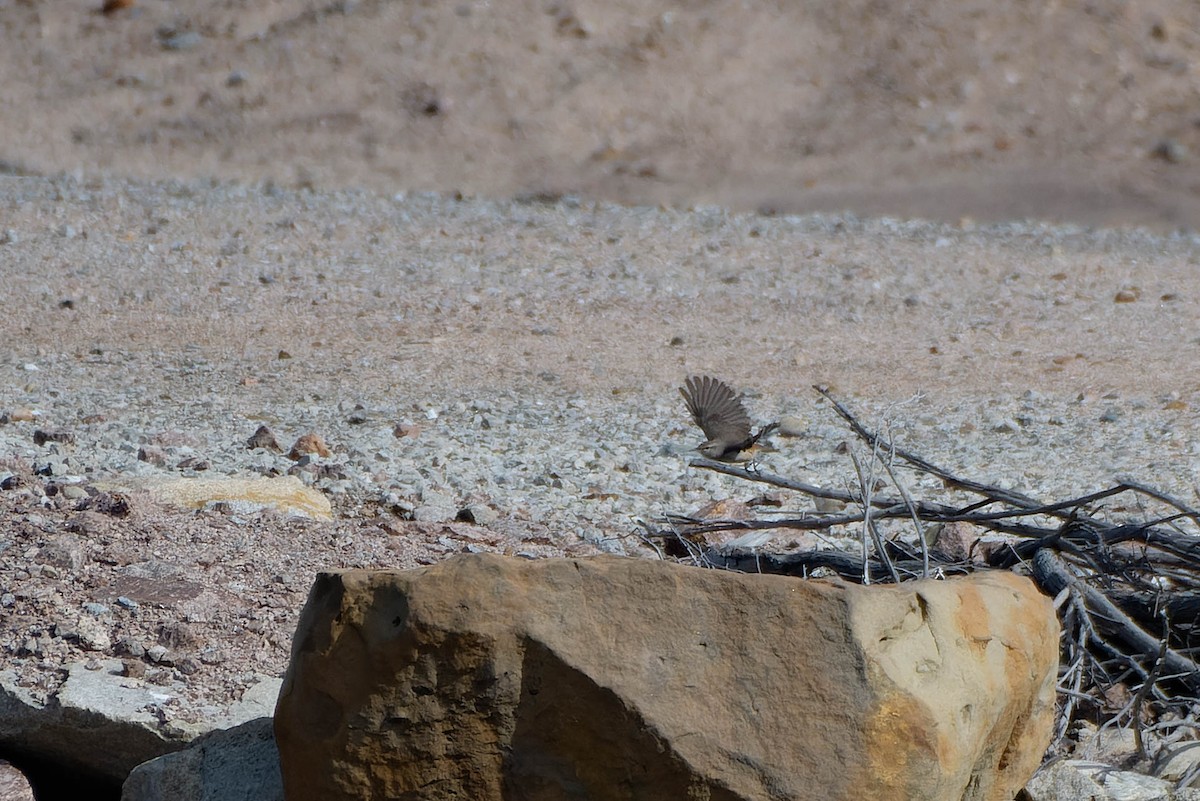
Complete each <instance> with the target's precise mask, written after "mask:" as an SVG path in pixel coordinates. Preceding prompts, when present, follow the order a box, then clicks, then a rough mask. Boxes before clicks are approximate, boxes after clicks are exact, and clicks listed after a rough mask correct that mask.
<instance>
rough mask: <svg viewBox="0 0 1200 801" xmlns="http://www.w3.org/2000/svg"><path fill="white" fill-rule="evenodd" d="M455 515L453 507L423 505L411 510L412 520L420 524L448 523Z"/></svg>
mask: <svg viewBox="0 0 1200 801" xmlns="http://www.w3.org/2000/svg"><path fill="white" fill-rule="evenodd" d="M457 514H458V513H457V511H455V509H454V507H453V506H441V505H438V506H434V505H431V504H424V505H422V506H418V507H417V508H416V509H414V510H413V520H416V521H418V522H420V523H448V522H450V521H451V520H453V519H454V518H455V517H456V516H457Z"/></svg>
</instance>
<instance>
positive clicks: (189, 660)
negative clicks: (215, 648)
mask: <svg viewBox="0 0 1200 801" xmlns="http://www.w3.org/2000/svg"><path fill="white" fill-rule="evenodd" d="M175 669H176V670H178V671H179V672H180V673H182V674H183V675H185V676H192V675H195V674H196V673H199V672H200V660H199V659H196V658H195V657H192V656H185V657H184V658H183V659H180V660H179V664H177V665H176V666H175Z"/></svg>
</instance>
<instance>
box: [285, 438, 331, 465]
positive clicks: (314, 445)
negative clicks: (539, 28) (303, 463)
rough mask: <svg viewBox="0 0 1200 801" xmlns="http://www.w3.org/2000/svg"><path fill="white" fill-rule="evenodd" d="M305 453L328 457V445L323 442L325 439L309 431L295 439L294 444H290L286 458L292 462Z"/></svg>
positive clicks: (298, 459)
mask: <svg viewBox="0 0 1200 801" xmlns="http://www.w3.org/2000/svg"><path fill="white" fill-rule="evenodd" d="M305 454H316V455H317V456H321V457H328V456H329V455H330V451H329V447H328V446H327V445H326V444H325V440H324V439H322V438H321V436H320V435H319V434H314V433H311V432H310V433H308V434H304V435H302V436H301V437H300V438H299V439H297V440H296V442H295V444H293V445H292V449H291V450H290V451H288V458H289V459H291V460H292V461H294V462H298V461H300V459H301V457H303V456H304V455H305Z"/></svg>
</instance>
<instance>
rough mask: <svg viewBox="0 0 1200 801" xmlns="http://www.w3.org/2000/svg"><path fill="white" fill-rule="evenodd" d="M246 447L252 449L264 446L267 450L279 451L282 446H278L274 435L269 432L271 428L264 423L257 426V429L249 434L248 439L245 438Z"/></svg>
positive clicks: (281, 449)
mask: <svg viewBox="0 0 1200 801" xmlns="http://www.w3.org/2000/svg"><path fill="white" fill-rule="evenodd" d="M246 448H247V449H248V450H254V449H255V448H265V449H266V450H268V451H273V452H275V453H281V452H282V451H283V448H281V447H279V442H278V441H277V440H276V439H275V435H274V434H273V433H271V429H269V428H267V427H266V426H265V425H263V426H259V427H258V429H257V430H256V431H255V432H254V433H253V434H251V435H250V439H248V440H246Z"/></svg>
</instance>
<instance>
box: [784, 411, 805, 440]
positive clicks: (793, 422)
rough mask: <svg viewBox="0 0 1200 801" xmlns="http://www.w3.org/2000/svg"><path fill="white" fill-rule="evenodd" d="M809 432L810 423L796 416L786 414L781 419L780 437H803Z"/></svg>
mask: <svg viewBox="0 0 1200 801" xmlns="http://www.w3.org/2000/svg"><path fill="white" fill-rule="evenodd" d="M807 430H808V421H806V420H805V419H804V418H803V417H798V416H797V415H794V414H785V415H784V416H783V417H780V418H779V435H780V436H782V437H799V436H803V434H804V432H805V431H807Z"/></svg>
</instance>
